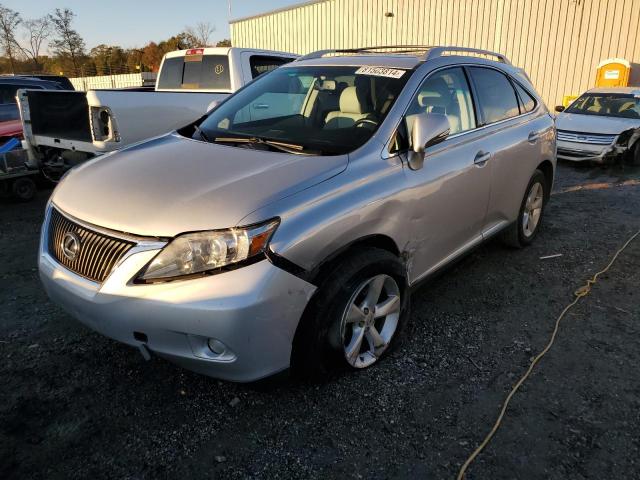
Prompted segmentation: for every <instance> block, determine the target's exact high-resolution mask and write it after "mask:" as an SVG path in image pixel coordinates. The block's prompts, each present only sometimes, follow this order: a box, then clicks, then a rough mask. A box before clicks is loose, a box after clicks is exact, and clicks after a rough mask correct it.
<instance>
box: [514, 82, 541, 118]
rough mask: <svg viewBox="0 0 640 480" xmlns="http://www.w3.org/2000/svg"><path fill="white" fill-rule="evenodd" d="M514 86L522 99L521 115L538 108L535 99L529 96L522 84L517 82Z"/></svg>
mask: <svg viewBox="0 0 640 480" xmlns="http://www.w3.org/2000/svg"><path fill="white" fill-rule="evenodd" d="M514 84H515V86H516V91H517V92H518V97H520V110H521V112H520V113H529V112H531V111H533V109H534V108H536V101H535V99H534V98H533V97H532V96H531V95H529V92H527V91H526V90H525V89H524V88H522V87H521V86H520V84H518V83H517V82H514Z"/></svg>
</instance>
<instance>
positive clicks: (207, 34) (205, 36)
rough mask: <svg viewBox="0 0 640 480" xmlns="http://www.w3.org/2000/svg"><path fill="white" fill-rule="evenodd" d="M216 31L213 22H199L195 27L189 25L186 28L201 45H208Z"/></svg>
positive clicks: (188, 33)
mask: <svg viewBox="0 0 640 480" xmlns="http://www.w3.org/2000/svg"><path fill="white" fill-rule="evenodd" d="M215 31H216V27H215V26H214V25H213V24H212V23H211V22H198V23H196V26H195V27H187V28H185V30H184V32H185V33H186V34H187V35H189V36H191V37H192V38H193V39H194V40H195V42H196V43H197V44H198V46H199V47H208V46H209V40H210V38H211V34H212V33H213V32H215Z"/></svg>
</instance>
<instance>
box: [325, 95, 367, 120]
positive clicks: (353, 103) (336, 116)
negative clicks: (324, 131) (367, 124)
mask: <svg viewBox="0 0 640 480" xmlns="http://www.w3.org/2000/svg"><path fill="white" fill-rule="evenodd" d="M369 105H370V102H369V99H368V94H367V92H366V91H365V90H364V89H361V88H357V87H347V88H345V89H344V90H343V91H342V93H341V94H340V101H339V108H340V110H337V111H334V112H329V113H328V114H327V118H326V119H325V125H324V128H348V127H352V126H353V125H354V124H355V123H356V122H357V121H358V120H362V119H364V118H371V119H373V118H374V115H373V114H372V113H371V107H370V106H369Z"/></svg>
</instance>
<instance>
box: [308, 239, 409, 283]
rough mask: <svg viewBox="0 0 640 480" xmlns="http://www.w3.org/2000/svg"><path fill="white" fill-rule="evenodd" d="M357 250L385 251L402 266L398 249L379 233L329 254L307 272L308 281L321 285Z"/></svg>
mask: <svg viewBox="0 0 640 480" xmlns="http://www.w3.org/2000/svg"><path fill="white" fill-rule="evenodd" d="M359 248H379V249H380V250H386V251H388V252H390V253H392V254H393V255H395V256H396V257H398V259H399V260H400V261H401V262H402V263H403V265H404V261H403V259H402V256H401V254H400V249H399V248H398V245H397V244H396V242H395V241H394V240H393V239H392V238H391V237H389V236H387V235H384V234H379V233H378V234H371V235H365V236H363V237H360V238H356V239H354V240H352V241H351V242H349V243H347V244H346V245H343V246H342V247H340V248H339V249H337V250H335V251H334V252H332V253H331V254H329V255H328V256H327V257H326V258H324V259H323V260H322V261H321V262H319V263H318V264H317V265H316V266H315V267H314V268H313V269H312V270H311V271H309V272H308V275H309V276H308V280H309V281H310V282H311V283H313V284H314V285H321V284H322V282H323V280H324V279H325V278H326V277H327V276H328V275H329V274H330V273H331V272H332V271H333V270H334V269H335V268H336V267H337V265H339V264H340V262H341V261H342V260H343V259H344V258H345V257H347V256H349V255H351V254H353V252H354V251H355V250H356V249H359Z"/></svg>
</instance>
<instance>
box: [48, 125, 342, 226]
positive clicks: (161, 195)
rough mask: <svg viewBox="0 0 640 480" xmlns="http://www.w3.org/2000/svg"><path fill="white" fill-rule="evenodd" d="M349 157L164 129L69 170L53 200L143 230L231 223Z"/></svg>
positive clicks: (100, 221)
mask: <svg viewBox="0 0 640 480" xmlns="http://www.w3.org/2000/svg"><path fill="white" fill-rule="evenodd" d="M347 161H348V157H347V156H346V155H341V156H325V157H317V156H303V155H292V154H287V153H278V152H269V151H261V150H252V149H247V148H239V147H232V146H224V145H218V144H212V143H206V142H201V141H197V140H191V139H188V138H185V137H182V136H180V135H178V134H176V133H173V134H169V135H166V136H163V137H160V138H157V139H154V140H151V141H149V142H146V143H143V144H139V145H137V146H134V147H131V148H127V149H125V150H122V151H120V152H116V153H114V154H108V155H105V156H103V157H100V158H97V159H95V160H92V161H89V162H87V163H85V164H83V165H81V166H79V167H77V168H75V169H74V170H72V171H71V172H70V174H69V175H67V176H66V177H65V178H64V179H63V181H62V182H61V183H60V184H59V185H58V188H56V190H55V192H54V194H53V196H52V202H53V203H54V204H55V205H56V206H57V207H58V208H59V209H60V210H62V211H63V212H65V213H67V214H69V215H71V216H73V217H76V218H77V219H79V220H82V221H85V222H88V223H91V224H94V225H98V226H101V227H104V228H109V229H113V230H117V231H120V232H126V233H131V234H135V235H141V236H154V237H173V236H175V235H177V234H179V233H183V232H189V231H196V230H209V229H222V228H229V227H233V226H236V225H237V224H238V222H240V221H241V220H242V218H244V217H245V216H246V215H248V214H249V213H251V212H253V211H254V210H256V209H258V208H261V207H263V206H265V205H267V204H269V203H271V202H273V201H276V200H279V199H282V198H284V197H286V196H289V195H292V194H294V193H297V192H299V191H301V190H303V189H305V188H308V187H310V186H312V185H315V184H318V183H320V182H322V181H324V180H327V179H328V178H331V177H332V176H334V175H337V174H338V173H340V172H341V171H343V170H344V169H345V168H346V166H347Z"/></svg>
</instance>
